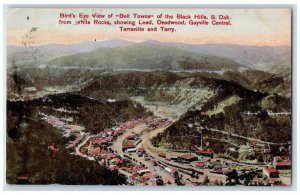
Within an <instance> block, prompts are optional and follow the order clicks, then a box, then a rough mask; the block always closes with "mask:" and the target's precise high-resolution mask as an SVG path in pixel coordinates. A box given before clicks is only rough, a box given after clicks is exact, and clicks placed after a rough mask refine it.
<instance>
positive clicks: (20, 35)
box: [6, 8, 291, 46]
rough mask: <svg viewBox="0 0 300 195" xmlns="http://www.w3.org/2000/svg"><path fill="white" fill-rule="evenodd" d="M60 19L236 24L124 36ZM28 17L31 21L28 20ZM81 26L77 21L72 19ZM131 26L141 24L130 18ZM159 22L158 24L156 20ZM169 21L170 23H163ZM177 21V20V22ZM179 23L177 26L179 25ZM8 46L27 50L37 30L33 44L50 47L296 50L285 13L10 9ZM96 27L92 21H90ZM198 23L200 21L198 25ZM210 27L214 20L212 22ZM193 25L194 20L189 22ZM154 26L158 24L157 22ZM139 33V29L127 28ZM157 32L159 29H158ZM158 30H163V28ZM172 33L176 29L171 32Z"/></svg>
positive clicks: (110, 27) (281, 10)
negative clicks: (108, 44)
mask: <svg viewBox="0 0 300 195" xmlns="http://www.w3.org/2000/svg"><path fill="white" fill-rule="evenodd" d="M60 13H67V14H68V13H74V14H75V15H77V16H78V14H79V13H85V14H92V13H101V14H105V15H108V14H110V13H113V14H114V15H113V16H114V17H113V19H99V20H107V21H110V22H113V21H115V20H125V21H126V20H128V19H118V18H116V17H115V15H117V14H120V13H124V14H127V13H129V14H130V15H131V16H132V14H134V13H137V14H142V15H145V14H153V15H155V16H156V15H159V14H170V15H174V16H176V14H183V15H191V16H193V15H194V14H203V15H206V16H208V17H210V16H211V15H216V16H218V15H228V16H229V17H230V18H231V24H232V25H230V26H220V25H209V26H203V25H202V26H198V27H197V26H191V25H185V26H175V28H176V32H173V33H171V32H161V31H160V30H158V31H157V32H147V31H144V32H121V31H120V29H119V26H115V25H74V24H71V25H63V24H59V20H69V19H63V18H60V17H59V16H60ZM27 17H29V19H27ZM74 20H79V19H78V18H76V19H72V21H74ZM130 20H135V21H136V22H137V21H138V19H133V18H131V19H130ZM155 20H156V19H155ZM162 20H164V21H166V20H168V19H165V18H163V19H162ZM173 20H176V19H173ZM180 20H181V19H179V20H178V21H180ZM6 21H7V22H6V23H7V44H8V45H22V42H24V41H28V36H26V35H28V34H29V32H30V30H31V29H32V27H37V30H36V31H34V32H32V33H31V34H30V37H31V40H34V43H33V44H36V45H42V44H50V43H64V44H72V43H79V42H83V41H92V40H95V39H96V40H97V41H101V40H108V39H124V40H129V41H135V42H140V41H145V40H150V39H151V40H157V41H162V42H182V43H190V44H206V43H230V44H241V45H259V46H264V45H266V46H277V45H284V46H290V45H291V10H290V9H286V8H278V9H276V8H272V9H271V8H270V9H265V8H264V9H259V8H253V9H238V8H233V9H211V8H210V9H202V8H197V9H178V8H171V9H165V8H164V9H160V8H153V9H149V8H118V9H117V8H94V9H92V8H84V9H81V8H9V9H8V10H7V17H6ZM91 21H93V19H91ZM194 21H195V20H194ZM210 21H211V20H210ZM186 22H187V23H188V22H189V20H186ZM154 23H155V21H154ZM126 27H136V26H126ZM152 27H156V24H155V25H154V26H152ZM158 27H159V26H158ZM166 27H172V26H166Z"/></svg>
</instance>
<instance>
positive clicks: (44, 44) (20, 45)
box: [7, 38, 292, 47]
mask: <svg viewBox="0 0 300 195" xmlns="http://www.w3.org/2000/svg"><path fill="white" fill-rule="evenodd" d="M112 40H119V41H127V42H132V43H136V44H138V43H143V42H147V41H154V42H159V43H178V44H186V45H193V46H197V45H209V44H211V45H213V44H215V45H218V44H220V45H221V44H223V45H226V44H227V45H239V46H254V47H255V46H256V47H292V46H291V45H284V44H281V45H255V44H238V43H229V42H227V43H226V42H207V43H187V42H176V41H175V42H170V41H166V42H165V41H160V40H155V39H145V40H142V41H134V40H129V39H119V38H112V39H101V40H96V41H94V40H85V41H80V42H73V43H62V42H50V43H43V44H36V45H35V46H46V45H55V44H56V45H76V44H81V43H85V42H96V43H97V42H98V43H100V42H104V41H112ZM7 46H17V47H24V46H22V44H21V43H20V44H16V43H13V44H9V43H7Z"/></svg>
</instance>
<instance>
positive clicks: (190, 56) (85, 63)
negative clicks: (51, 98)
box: [49, 42, 241, 71]
mask: <svg viewBox="0 0 300 195" xmlns="http://www.w3.org/2000/svg"><path fill="white" fill-rule="evenodd" d="M49 64H50V65H56V66H67V67H68V66H75V67H91V68H95V67H97V68H110V69H141V70H149V69H153V70H214V71H218V70H227V69H230V70H237V69H238V68H240V67H241V66H240V65H239V64H238V63H236V62H234V61H233V60H231V59H227V58H222V57H218V56H210V55H205V54H200V53H196V52H191V51H185V50H182V49H179V48H174V47H169V46H164V45H158V44H150V43H145V42H143V43H138V44H135V45H131V46H124V47H111V48H103V47H102V48H98V49H96V50H93V51H90V52H84V53H77V54H74V55H71V56H64V57H60V58H56V59H54V60H51V61H50V62H49Z"/></svg>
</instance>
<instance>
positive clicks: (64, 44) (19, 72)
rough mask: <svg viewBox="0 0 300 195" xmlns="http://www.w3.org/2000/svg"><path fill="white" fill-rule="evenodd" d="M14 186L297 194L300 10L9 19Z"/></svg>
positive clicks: (47, 13)
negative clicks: (296, 18)
mask: <svg viewBox="0 0 300 195" xmlns="http://www.w3.org/2000/svg"><path fill="white" fill-rule="evenodd" d="M5 14H6V42H7V45H6V49H7V64H6V78H7V79H6V82H7V85H6V86H7V90H6V97H7V98H6V99H7V102H6V183H8V184H62V185H64V184H71V185H119V186H120V187H121V186H125V185H131V186H195V187H196V186H224V188H226V186H290V185H291V184H292V179H291V178H292V172H291V170H292V158H291V156H292V142H291V141H292V122H291V121H292V115H291V109H292V104H291V96H292V87H291V86H292V82H291V80H292V79H291V70H292V63H291V61H292V60H291V59H292V53H291V50H292V36H291V34H292V24H291V23H292V9H290V8H222V9H220V8H151V9H150V8H99V7H98V8H97V7H95V8H66V7H64V8H28V7H27V8H14V7H9V8H7V9H6V13H5Z"/></svg>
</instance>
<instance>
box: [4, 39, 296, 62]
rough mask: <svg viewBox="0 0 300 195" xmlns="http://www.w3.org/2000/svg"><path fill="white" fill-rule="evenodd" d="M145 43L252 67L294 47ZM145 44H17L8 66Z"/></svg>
mask: <svg viewBox="0 0 300 195" xmlns="http://www.w3.org/2000/svg"><path fill="white" fill-rule="evenodd" d="M141 43H145V44H151V45H159V46H167V47H172V48H177V49H181V50H184V51H188V52H194V53H199V54H205V55H210V56H218V57H223V58H228V59H231V60H234V61H235V62H237V63H239V64H241V65H244V66H249V67H255V66H256V65H257V64H269V63H273V62H276V61H279V60H280V59H281V58H283V57H284V56H286V55H290V54H291V48H289V47H287V46H250V45H235V44H223V43H222V44H221V43H213V44H188V43H176V42H160V41H156V40H146V41H143V42H141ZM141 43H137V42H132V41H126V40H121V39H111V40H104V41H98V40H95V41H86V42H81V43H75V44H47V45H40V46H34V47H32V48H29V47H27V48H25V47H21V46H16V45H9V46H8V47H7V53H8V65H11V64H12V61H13V60H12V59H14V62H15V63H16V64H18V65H22V64H26V63H27V64H30V63H33V59H34V58H35V57H37V58H38V62H36V63H43V62H46V61H48V60H52V59H55V58H58V57H62V56H69V55H73V54H75V53H83V52H90V51H93V50H95V49H98V48H116V47H127V46H133V45H139V44H141Z"/></svg>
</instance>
